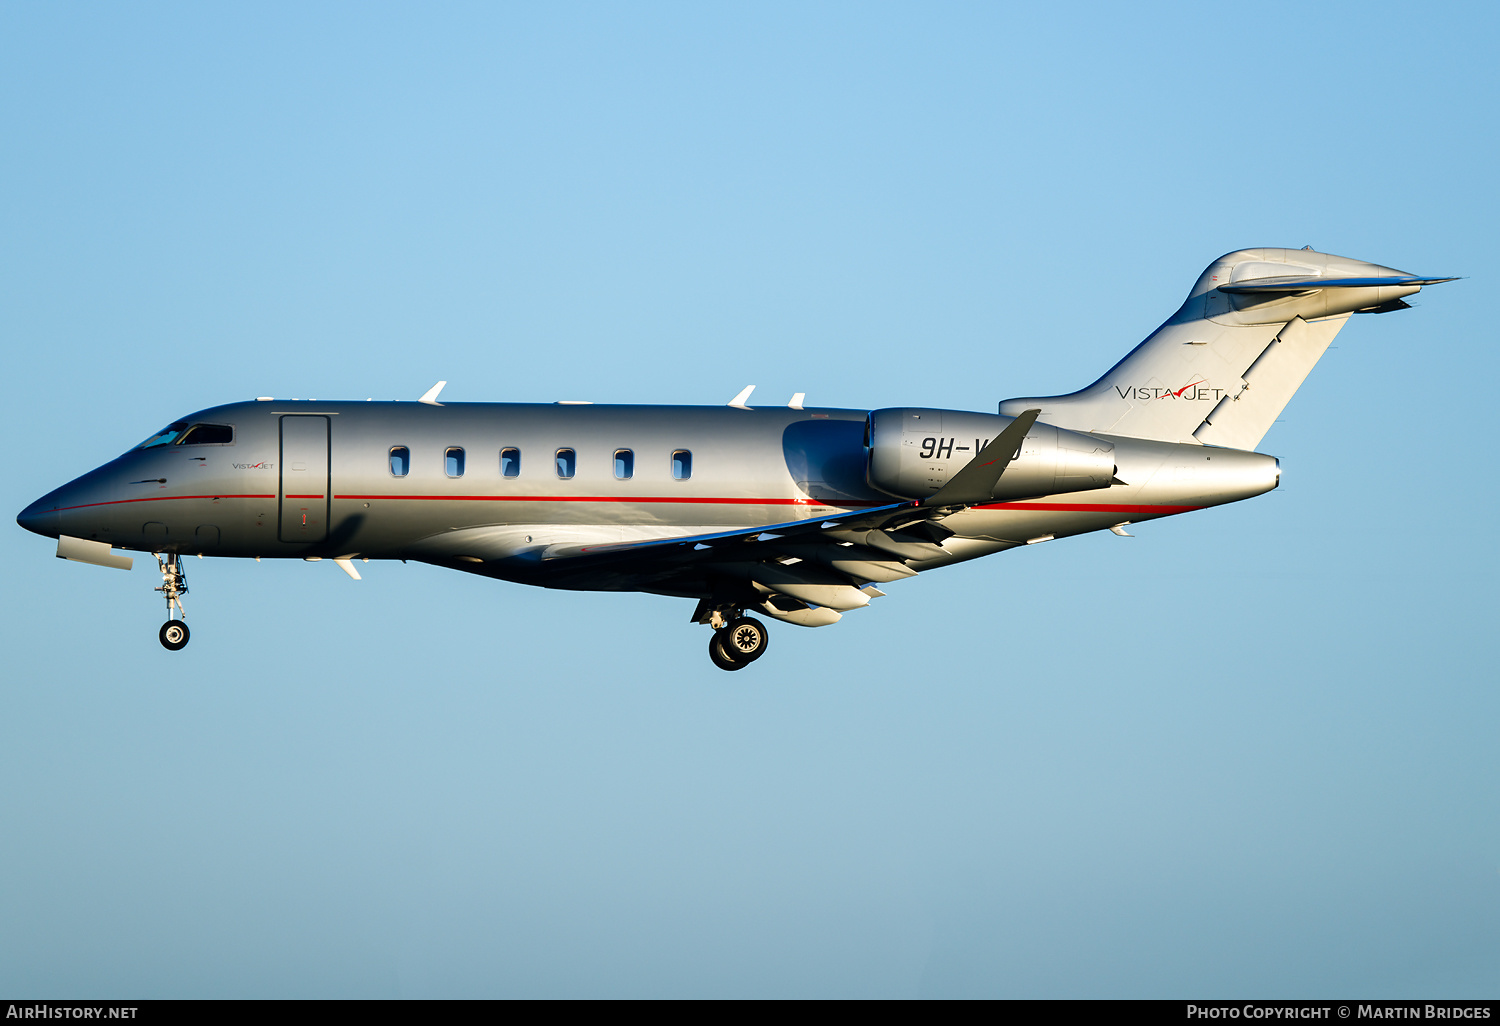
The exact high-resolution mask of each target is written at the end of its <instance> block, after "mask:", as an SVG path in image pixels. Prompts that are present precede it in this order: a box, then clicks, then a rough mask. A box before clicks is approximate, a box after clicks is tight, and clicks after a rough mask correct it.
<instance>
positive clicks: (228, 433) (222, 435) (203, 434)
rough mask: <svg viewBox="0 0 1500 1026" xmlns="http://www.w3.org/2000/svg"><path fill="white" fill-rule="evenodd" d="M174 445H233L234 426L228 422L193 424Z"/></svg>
mask: <svg viewBox="0 0 1500 1026" xmlns="http://www.w3.org/2000/svg"><path fill="white" fill-rule="evenodd" d="M173 444H174V445H233V444H234V428H232V427H230V426H229V425H228V424H194V425H193V426H192V427H190V428H188V429H187V430H186V431H184V432H183V433H182V437H181V438H179V439H177V441H176V442H174V443H173Z"/></svg>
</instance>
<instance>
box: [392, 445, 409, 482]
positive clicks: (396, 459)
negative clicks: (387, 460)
mask: <svg viewBox="0 0 1500 1026" xmlns="http://www.w3.org/2000/svg"><path fill="white" fill-rule="evenodd" d="M410 472H411V450H410V449H408V448H407V447H406V446H404V445H393V446H391V476H392V477H405V476H406V475H407V474H408V473H410Z"/></svg>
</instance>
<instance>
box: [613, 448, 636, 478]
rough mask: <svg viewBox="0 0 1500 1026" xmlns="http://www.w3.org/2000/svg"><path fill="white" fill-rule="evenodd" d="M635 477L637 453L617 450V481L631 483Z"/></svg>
mask: <svg viewBox="0 0 1500 1026" xmlns="http://www.w3.org/2000/svg"><path fill="white" fill-rule="evenodd" d="M633 476H635V453H633V452H631V451H630V450H629V449H616V450H615V479H616V480H619V481H629V480H630V479H631V478H632V477H633Z"/></svg>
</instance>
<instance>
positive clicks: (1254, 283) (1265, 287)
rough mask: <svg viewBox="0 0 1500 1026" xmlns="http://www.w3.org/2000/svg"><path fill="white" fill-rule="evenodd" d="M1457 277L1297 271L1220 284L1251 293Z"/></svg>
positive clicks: (1418, 282) (1233, 291)
mask: <svg viewBox="0 0 1500 1026" xmlns="http://www.w3.org/2000/svg"><path fill="white" fill-rule="evenodd" d="M1457 280H1458V279H1457V278H1412V277H1409V276H1402V277H1400V278H1309V277H1307V276H1306V275H1301V274H1296V275H1292V276H1290V277H1285V278H1249V279H1246V280H1244V281H1237V282H1235V283H1234V284H1233V285H1220V286H1219V291H1220V292H1228V293H1231V294H1233V295H1250V294H1253V293H1259V292H1310V291H1312V290H1313V289H1375V288H1380V287H1382V286H1387V287H1391V288H1407V287H1409V286H1412V285H1437V284H1439V283H1440V282H1445V281H1457Z"/></svg>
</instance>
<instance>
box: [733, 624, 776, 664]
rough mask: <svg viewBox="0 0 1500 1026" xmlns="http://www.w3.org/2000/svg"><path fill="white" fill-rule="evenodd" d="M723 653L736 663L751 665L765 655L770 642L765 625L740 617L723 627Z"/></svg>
mask: <svg viewBox="0 0 1500 1026" xmlns="http://www.w3.org/2000/svg"><path fill="white" fill-rule="evenodd" d="M723 635H724V638H723V641H722V642H721V644H722V645H723V646H724V652H725V654H726V655H728V656H729V657H730V658H731V659H733V660H734V661H735V662H737V663H741V664H743V663H753V662H755V660H757V659H759V658H760V657H761V656H763V655H765V654H766V644H767V643H768V642H769V641H770V640H771V638H770V635H769V634H767V632H766V625H765V624H763V623H761V622H760V621H759V620H757V619H755V617H753V616H741V617H736V618H735V619H733V620H730V621H729V622H728V623H727V624H725V625H724V630H723Z"/></svg>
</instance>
